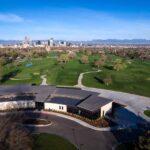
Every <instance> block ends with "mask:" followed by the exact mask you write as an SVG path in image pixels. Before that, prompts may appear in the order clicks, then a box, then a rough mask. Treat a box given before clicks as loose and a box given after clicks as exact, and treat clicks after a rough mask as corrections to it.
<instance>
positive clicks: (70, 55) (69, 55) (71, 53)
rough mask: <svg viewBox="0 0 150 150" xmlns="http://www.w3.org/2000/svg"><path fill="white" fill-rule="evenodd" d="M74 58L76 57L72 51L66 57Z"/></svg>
mask: <svg viewBox="0 0 150 150" xmlns="http://www.w3.org/2000/svg"><path fill="white" fill-rule="evenodd" d="M76 56H77V54H76V53H75V52H72V51H71V52H70V53H69V54H68V57H69V58H70V59H74V58H75V57H76Z"/></svg>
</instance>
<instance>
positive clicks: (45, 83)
mask: <svg viewBox="0 0 150 150" xmlns="http://www.w3.org/2000/svg"><path fill="white" fill-rule="evenodd" d="M41 79H42V83H41V85H48V84H47V79H46V75H42V76H41Z"/></svg>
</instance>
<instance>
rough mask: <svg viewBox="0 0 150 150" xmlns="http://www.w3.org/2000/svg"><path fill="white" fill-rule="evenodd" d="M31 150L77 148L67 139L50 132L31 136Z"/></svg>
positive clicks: (74, 149)
mask: <svg viewBox="0 0 150 150" xmlns="http://www.w3.org/2000/svg"><path fill="white" fill-rule="evenodd" d="M33 150H77V149H76V147H75V146H74V145H73V144H71V143H70V142H69V141H68V140H66V139H64V138H62V137H59V136H56V135H51V134H46V133H42V134H37V135H34V136H33Z"/></svg>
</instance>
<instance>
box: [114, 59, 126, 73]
mask: <svg viewBox="0 0 150 150" xmlns="http://www.w3.org/2000/svg"><path fill="white" fill-rule="evenodd" d="M113 68H114V70H116V71H120V70H124V69H125V68H127V64H126V61H125V60H122V59H116V61H115V62H114V66H113Z"/></svg>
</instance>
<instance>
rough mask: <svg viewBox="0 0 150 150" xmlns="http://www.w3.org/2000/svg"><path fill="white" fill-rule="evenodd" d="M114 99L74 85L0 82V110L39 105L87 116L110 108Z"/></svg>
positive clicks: (48, 108)
mask: <svg viewBox="0 0 150 150" xmlns="http://www.w3.org/2000/svg"><path fill="white" fill-rule="evenodd" d="M112 105H113V100H111V99H106V98H103V97H100V96H99V94H98V93H95V92H90V91H85V90H81V89H77V88H64V87H55V86H46V85H39V86H33V85H1V86H0V111H4V110H10V109H38V110H47V111H60V112H69V113H73V114H78V115H81V116H84V117H87V118H90V119H97V118H99V117H104V116H105V115H106V114H107V113H110V112H111V111H112Z"/></svg>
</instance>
